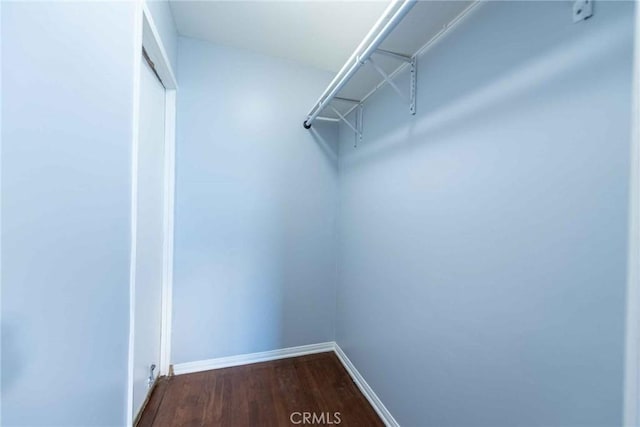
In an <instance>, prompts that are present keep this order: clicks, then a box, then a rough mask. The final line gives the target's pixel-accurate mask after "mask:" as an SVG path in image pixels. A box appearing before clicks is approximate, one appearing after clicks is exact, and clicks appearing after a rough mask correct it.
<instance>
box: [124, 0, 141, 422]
mask: <svg viewBox="0 0 640 427" xmlns="http://www.w3.org/2000/svg"><path fill="white" fill-rule="evenodd" d="M143 20H144V18H143V12H142V0H137V1H136V2H135V12H134V23H135V28H134V30H133V34H134V35H133V102H132V104H133V120H132V126H131V131H132V136H131V137H132V138H131V242H130V244H131V247H130V260H129V355H128V358H129V360H128V366H127V377H128V378H127V415H126V417H127V426H131V425H133V420H134V416H133V359H134V345H135V318H136V313H135V307H136V254H137V240H138V239H137V233H138V221H137V219H138V145H139V133H140V72H141V70H142V68H141V66H142V55H141V54H140V46H142V26H143Z"/></svg>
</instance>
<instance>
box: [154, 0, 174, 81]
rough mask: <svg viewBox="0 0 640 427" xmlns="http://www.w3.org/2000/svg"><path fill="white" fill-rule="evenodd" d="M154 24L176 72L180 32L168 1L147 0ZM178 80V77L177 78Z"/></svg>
mask: <svg viewBox="0 0 640 427" xmlns="http://www.w3.org/2000/svg"><path fill="white" fill-rule="evenodd" d="M146 4H147V7H148V9H149V11H150V12H151V16H152V18H153V22H154V24H155V25H156V29H157V30H158V33H159V34H160V38H161V39H162V44H163V45H164V48H165V51H166V53H167V56H168V57H169V62H170V63H171V68H172V70H173V72H174V73H175V72H176V69H177V67H178V30H176V24H175V22H174V20H173V13H172V12H171V6H169V1H168V0H146ZM176 78H177V76H176Z"/></svg>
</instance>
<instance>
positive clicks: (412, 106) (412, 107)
mask: <svg viewBox="0 0 640 427" xmlns="http://www.w3.org/2000/svg"><path fill="white" fill-rule="evenodd" d="M375 52H376V53H378V54H381V55H385V56H388V57H391V58H394V59H398V60H400V61H404V62H406V63H408V64H409V67H410V76H409V96H408V97H407V95H405V94H404V93H403V91H402V90H401V89H400V88H399V87H398V85H397V84H396V82H394V81H393V79H392V78H391V76H390V75H388V74H387V73H385V71H384V70H383V69H382V68H381V67H380V66H379V65H378V64H377V63H376V62H375V61H374V60H373V58H369V61H368V62H369V63H370V64H371V66H372V67H373V68H374V69H375V70H376V71H377V72H378V74H380V75H381V76H382V78H383V79H384V81H385V82H387V83H388V84H389V86H391V88H393V90H394V91H395V92H396V93H397V94H398V96H400V98H401V99H402V100H403V101H404V102H405V103H407V104H409V112H410V113H411V114H412V115H415V114H416V81H417V80H416V79H417V71H418V70H417V63H416V58H415V56H413V57H411V56H405V55H401V54H399V53H394V52H389V51H386V50H380V49H378V50H376V51H375Z"/></svg>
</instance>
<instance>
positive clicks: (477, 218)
mask: <svg viewBox="0 0 640 427" xmlns="http://www.w3.org/2000/svg"><path fill="white" fill-rule="evenodd" d="M571 6H572V4H571V2H551V3H542V2H496V3H488V4H485V5H482V6H479V7H478V9H476V11H475V12H474V13H473V15H472V16H471V17H469V19H468V20H466V21H465V22H464V23H462V24H461V25H460V26H459V27H458V28H456V29H455V30H454V31H453V32H451V33H450V35H448V36H447V37H446V38H445V39H443V40H442V41H441V42H440V43H438V44H437V45H435V46H434V47H433V48H432V49H431V50H430V51H429V52H428V53H427V54H426V55H425V56H424V57H422V58H420V61H419V69H418V75H419V80H418V114H417V115H416V116H415V117H413V118H412V117H411V116H409V114H408V112H407V107H406V106H405V105H403V104H402V103H401V102H400V100H399V98H398V97H397V96H396V95H395V94H394V93H393V92H392V91H390V90H389V88H388V87H386V88H385V89H383V90H381V91H380V92H379V93H377V94H376V95H375V96H374V97H373V98H372V99H371V100H370V101H369V102H367V104H366V106H365V111H364V123H365V129H364V130H365V140H364V142H363V143H362V144H361V145H360V146H359V147H358V148H357V149H354V148H353V147H352V141H353V135H352V133H351V132H350V131H348V130H347V129H346V128H344V127H341V128H340V138H341V144H340V202H339V203H340V212H339V219H340V227H339V229H340V242H341V243H340V251H341V254H340V261H339V266H340V267H339V268H340V285H339V287H338V289H339V291H338V295H339V296H338V307H337V311H338V316H337V333H336V336H337V340H338V343H339V344H340V346H341V347H342V348H343V349H344V350H345V351H346V353H347V355H348V356H349V357H350V359H351V360H352V361H353V362H354V364H355V365H356V366H357V367H358V369H359V370H360V372H361V373H362V374H363V375H364V377H365V378H366V379H367V381H368V382H369V384H370V385H371V386H372V387H373V389H374V390H375V391H376V392H377V394H378V395H379V397H380V398H381V399H382V401H383V402H384V403H385V404H386V405H387V407H388V409H389V410H390V411H391V412H392V414H394V416H395V417H396V418H397V420H398V421H399V422H400V424H401V425H405V426H493V427H497V426H515V425H531V426H534V425H536V426H540V425H544V426H588V425H591V426H615V425H620V424H621V414H622V389H623V371H622V369H623V347H624V312H625V301H624V299H625V269H626V265H625V258H626V245H627V190H628V185H627V178H628V169H629V164H628V157H629V140H630V133H629V129H630V105H631V63H632V27H633V6H632V4H631V3H630V2H626V3H618V2H597V5H596V6H597V7H596V9H595V15H594V17H593V18H592V19H590V20H589V21H587V22H582V23H579V24H573V23H572V22H571ZM399 82H402V87H405V84H407V83H406V79H399ZM407 87H408V86H407Z"/></svg>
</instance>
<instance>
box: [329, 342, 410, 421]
mask: <svg viewBox="0 0 640 427" xmlns="http://www.w3.org/2000/svg"><path fill="white" fill-rule="evenodd" d="M334 351H335V353H336V356H338V359H340V362H341V363H342V365H343V366H344V368H345V369H346V370H347V372H348V373H349V375H350V376H351V379H353V382H354V383H355V384H356V385H357V386H358V388H359V389H360V391H361V392H362V394H363V395H364V397H366V398H367V400H368V401H369V403H370V404H371V406H373V409H374V410H375V411H376V412H377V413H378V416H379V417H380V418H381V419H382V421H383V422H384V423H385V425H387V426H389V427H400V424H398V422H397V421H396V419H395V418H393V415H391V412H389V410H388V409H387V407H386V406H384V404H383V403H382V401H381V400H380V398H379V397H378V395H377V394H376V393H375V392H374V391H373V389H372V388H371V386H369V384H368V383H367V382H366V381H365V379H364V377H363V376H362V375H361V374H360V372H358V370H357V369H356V367H355V366H354V365H353V363H352V362H351V360H349V358H348V357H347V355H346V354H345V352H344V351H342V349H341V348H340V346H339V345H338V344H335V347H334Z"/></svg>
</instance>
